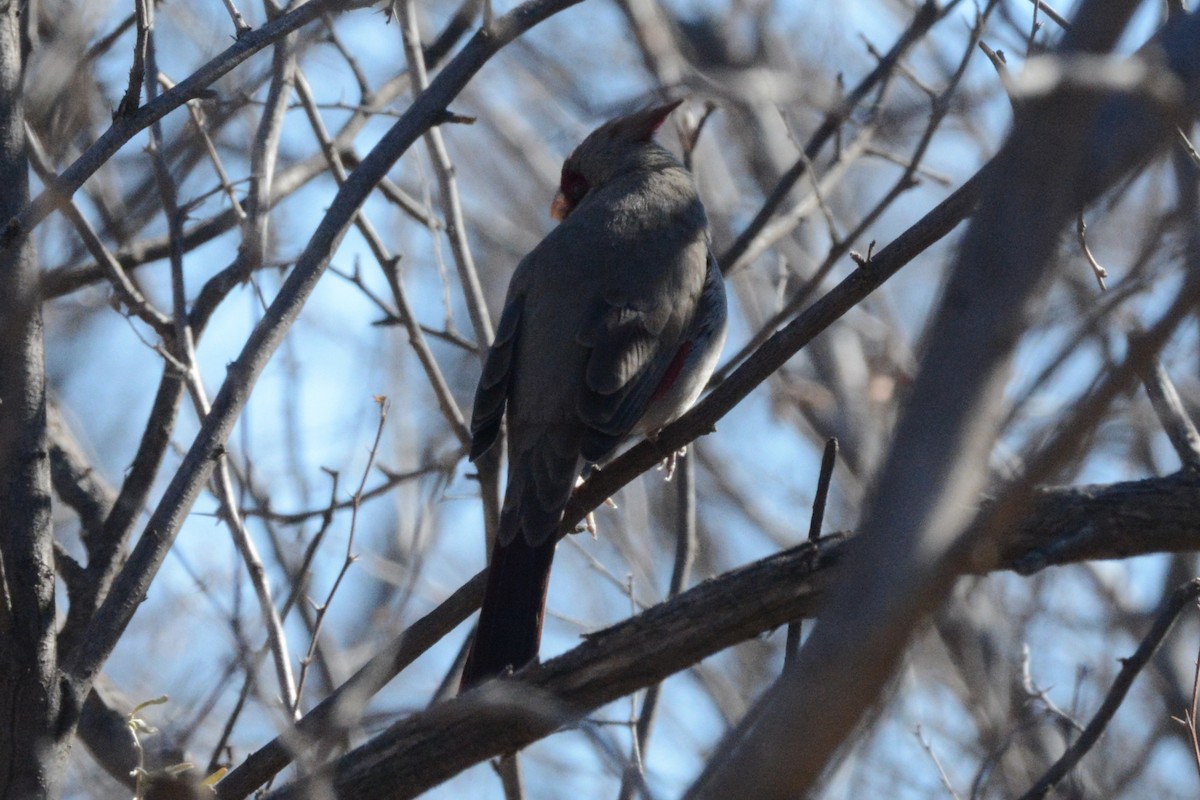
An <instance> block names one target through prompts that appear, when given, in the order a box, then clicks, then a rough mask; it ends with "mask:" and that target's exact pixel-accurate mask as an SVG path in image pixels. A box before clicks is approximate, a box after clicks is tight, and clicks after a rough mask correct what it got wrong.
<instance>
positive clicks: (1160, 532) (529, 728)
mask: <svg viewBox="0 0 1200 800" xmlns="http://www.w3.org/2000/svg"><path fill="white" fill-rule="evenodd" d="M1000 539H1001V545H1000V551H1001V552H1002V560H1001V561H1000V562H999V563H997V564H996V565H995V568H996V569H998V570H1009V569H1017V570H1021V569H1027V567H1028V565H1029V564H1030V563H1031V562H1034V561H1036V562H1037V563H1038V564H1039V565H1040V566H1043V567H1044V566H1048V565H1050V564H1055V565H1064V564H1070V563H1079V562H1080V561H1083V560H1091V559H1102V558H1126V557H1133V556H1136V555H1143V554H1146V553H1152V552H1185V551H1195V550H1198V549H1200V476H1197V475H1195V474H1193V473H1191V472H1190V471H1183V472H1179V473H1176V474H1174V475H1171V476H1168V477H1165V478H1151V479H1147V480H1143V481H1131V482H1126V483H1117V484H1111V485H1107V486H1091V487H1073V488H1048V489H1044V490H1042V491H1040V492H1038V494H1037V496H1036V498H1035V500H1034V503H1033V506H1032V510H1031V514H1030V516H1029V517H1028V519H1026V520H1025V521H1024V522H1023V523H1022V524H1021V525H1020V526H1019V527H1018V528H1015V529H1011V530H1004V531H1001V532H1000ZM853 541H854V540H853V539H852V538H850V537H847V536H846V535H844V534H835V535H832V536H827V537H824V538H823V539H820V540H818V541H817V542H816V543H812V544H808V543H806V544H803V545H800V546H798V547H795V548H792V549H791V550H788V551H785V552H783V553H779V554H777V555H774V556H771V557H768V558H765V559H763V560H761V561H757V562H754V563H753V564H749V565H747V566H745V567H741V568H739V569H736V570H733V571H731V572H728V573H725V574H724V575H721V576H720V577H717V578H712V579H710V580H708V581H705V582H704V583H702V584H700V585H699V586H696V587H695V588H693V589H691V590H689V591H687V592H685V593H683V594H681V595H679V596H678V597H676V598H674V599H672V600H668V601H666V602H664V603H661V604H659V605H657V606H654V607H653V608H651V609H649V610H647V611H646V612H644V613H642V614H640V615H638V616H636V617H634V618H632V619H630V620H627V621H625V622H622V623H620V624H618V625H615V626H613V627H611V628H608V629H605V630H603V631H599V632H597V633H594V634H591V635H589V636H588V637H587V641H586V642H585V643H584V644H582V645H580V646H579V647H577V648H575V649H574V650H571V651H570V652H568V653H566V654H564V655H562V656H560V657H558V658H555V659H553V660H551V661H548V662H546V663H544V664H540V665H535V666H533V667H530V668H528V669H526V670H523V671H522V672H520V673H519V674H518V675H517V676H516V677H515V678H514V679H512V680H501V681H496V682H492V683H490V684H487V685H485V686H483V687H480V689H479V690H478V691H475V692H470V693H468V694H467V695H464V696H462V697H459V698H456V699H454V700H449V701H447V702H445V703H441V704H438V705H436V706H434V707H432V708H430V709H429V710H427V711H424V712H421V713H419V714H414V715H412V716H410V717H407V718H406V719H404V720H402V721H400V722H398V723H396V724H395V725H393V726H392V727H391V728H389V729H388V730H387V731H386V732H384V733H382V734H380V735H379V736H378V737H376V738H375V739H373V740H371V741H370V742H368V743H367V744H366V745H364V746H362V747H360V748H358V749H356V750H354V751H353V752H351V753H350V754H348V755H346V756H345V757H343V758H341V759H339V760H338V761H337V762H336V764H335V765H334V766H332V767H331V770H332V777H333V781H334V787H335V789H336V790H337V792H338V794H337V796H338V797H339V798H340V799H341V800H355V799H356V798H373V797H379V798H403V797H414V796H416V795H418V794H420V793H421V792H423V791H425V790H427V789H429V788H430V787H432V786H434V785H436V784H437V783H439V782H441V781H443V780H445V779H446V778H448V777H450V776H452V775H454V774H456V773H458V772H460V771H461V770H463V769H465V768H467V767H469V766H470V765H472V764H475V763H478V762H480V761H483V760H485V759H487V758H491V757H493V756H497V755H500V754H503V753H507V752H512V751H515V750H517V749H520V748H522V747H525V746H526V745H528V744H530V743H531V742H533V741H535V740H537V739H539V738H541V737H543V736H546V735H548V734H550V733H552V732H554V731H555V730H558V729H559V728H561V727H562V726H564V725H569V724H571V723H573V722H575V721H577V720H579V719H580V718H581V717H582V716H584V715H585V714H587V713H588V712H590V711H592V710H593V709H595V708H598V707H599V706H602V705H604V704H606V703H609V702H611V701H613V700H616V699H618V698H620V697H623V696H625V695H627V694H630V693H632V692H634V691H637V690H639V689H642V688H645V687H646V686H650V685H653V684H655V683H658V682H659V681H661V680H663V679H664V678H666V677H668V676H669V675H671V674H673V673H675V672H678V671H680V670H683V669H686V668H687V667H689V666H691V665H693V664H695V663H697V662H698V661H700V660H701V659H703V658H706V657H707V656H709V655H712V654H713V653H716V652H719V651H720V650H722V649H724V648H726V647H729V646H731V645H734V644H737V643H738V642H742V641H745V640H747V639H750V638H753V637H755V636H759V635H761V634H762V633H764V632H767V631H770V630H773V629H775V628H777V627H779V626H780V625H783V624H786V623H787V622H789V621H791V620H793V619H801V618H807V617H812V616H814V615H816V614H817V613H818V611H819V608H820V605H821V602H822V598H823V593H824V591H825V589H826V588H827V587H829V586H832V585H836V584H838V583H840V582H841V581H842V580H843V570H842V569H841V568H840V566H839V565H840V564H841V563H842V562H843V560H844V556H845V554H846V553H847V552H848V546H849V545H850V544H851V543H852V542H853ZM479 578H480V576H476V578H475V579H473V580H472V581H470V582H468V583H467V584H466V585H464V586H463V587H462V588H461V589H460V590H459V591H458V592H456V593H455V594H454V595H453V596H452V597H451V598H449V599H448V600H447V601H446V602H444V603H443V604H442V605H441V606H439V607H438V608H437V609H436V610H435V611H433V612H432V613H431V614H430V615H428V616H427V617H426V618H425V619H422V620H421V621H420V622H418V623H417V624H416V625H414V626H413V627H412V628H410V630H409V631H408V632H406V633H405V634H404V636H403V637H401V639H400V640H397V644H398V643H399V642H400V641H402V640H403V639H405V638H408V637H412V638H411V640H410V641H413V642H417V641H419V642H421V643H422V644H424V645H425V646H428V645H429V644H430V643H431V642H430V635H431V634H433V635H434V636H438V635H439V634H436V633H435V632H434V631H431V627H432V625H431V624H430V623H433V620H434V618H437V619H439V620H440V622H438V623H436V625H437V627H440V628H441V634H443V635H444V633H447V632H449V630H450V629H451V628H452V627H453V626H454V625H456V624H458V622H461V621H462V620H464V619H465V618H466V617H467V616H468V615H469V614H470V613H471V612H472V611H474V609H475V608H476V607H478V604H479V601H480V596H481V594H482V586H481V581H480V580H479ZM418 630H420V634H419V635H418V634H417V631H418ZM387 655H388V659H387V661H388V665H390V666H395V665H397V664H399V663H400V662H403V663H410V662H411V661H412V660H413V659H415V658H416V656H417V655H419V652H415V651H414V650H412V649H409V650H408V652H407V653H406V654H405V656H404V657H403V658H396V657H395V656H396V649H395V646H393V649H389V651H388V653H387ZM372 661H373V663H374V662H375V660H374V659H373V660H372ZM401 666H402V665H401ZM371 667H372V665H368V666H367V667H364V669H363V671H367V670H368V669H369V668H371ZM377 667H378V669H380V670H381V671H382V670H383V669H385V665H384V664H379V665H377ZM355 680H357V676H356V678H355ZM340 691H343V690H339V692H340ZM365 699H366V698H363V697H359V698H358V703H359V705H358V708H359V709H360V710H361V708H362V705H361V704H362V703H365ZM323 705H324V704H323ZM319 710H320V711H322V712H324V709H323V708H322V709H319ZM310 716H312V715H310ZM321 716H322V717H323V718H324V721H325V722H326V723H327V722H328V721H329V719H330V716H331V715H330V714H328V713H322V714H321ZM343 724H345V725H352V724H353V719H345V720H343ZM306 726H309V719H308V718H306V719H305V720H304V721H302V722H301V728H306ZM308 729H309V730H312V728H311V727H308ZM336 731H337V729H336V728H333V729H326V731H325V733H326V734H327V735H336ZM261 752H262V751H260V753H261ZM276 753H277V755H279V756H281V757H282V758H283V759H284V762H283V763H279V762H278V761H276V762H275V763H276V766H275V770H278V769H280V768H282V766H283V764H284V763H286V758H287V756H286V755H285V753H286V751H285V750H284V749H283V748H282V746H280V748H279V749H278V750H277V751H276ZM257 759H259V754H255V756H252V757H251V759H249V760H248V761H247V764H249V763H250V761H252V760H257ZM260 763H261V762H260ZM245 766H246V765H243V766H241V767H238V769H237V770H234V771H233V772H232V773H230V775H229V776H228V777H227V778H226V779H225V781H222V782H221V783H219V784H218V785H217V789H218V795H219V797H220V798H221V799H222V800H234V799H235V798H242V797H245V796H246V795H247V794H249V793H250V792H251V791H253V789H254V788H255V786H256V785H257V784H254V785H252V784H251V782H250V781H247V780H244V779H243V776H247V775H248V774H249V773H248V772H243V770H244V769H245ZM275 770H272V773H273V771H275ZM255 777H256V779H257V780H259V781H260V782H261V781H265V780H266V779H267V777H269V775H268V774H266V773H262V772H259V773H258V774H257V775H256V776H255ZM235 779H236V780H237V784H236V786H235V785H234V784H232V783H229V782H230V781H232V780H235ZM301 786H302V784H297V785H295V786H292V787H285V788H284V789H282V790H280V791H279V792H278V793H276V794H274V795H272V798H273V800H281V799H282V798H292V797H298V796H302V794H300V792H301ZM381 787H394V788H391V789H390V790H388V791H384V790H383V789H381Z"/></svg>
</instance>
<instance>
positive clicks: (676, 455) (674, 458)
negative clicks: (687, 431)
mask: <svg viewBox="0 0 1200 800" xmlns="http://www.w3.org/2000/svg"><path fill="white" fill-rule="evenodd" d="M686 455H687V445H684V446H683V447H681V448H679V449H678V450H676V451H675V452H673V453H671V454H670V455H669V456H667V457H666V458H664V459H663V460H662V461H661V462H660V463H659V465H658V468H659V469H660V470H663V471H665V472H666V473H667V474H666V475H664V476H663V480H667V481H669V480H671V478H674V477H675V467H676V466H678V463H679V459H681V458H683V457H684V456H686Z"/></svg>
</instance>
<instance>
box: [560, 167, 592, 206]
mask: <svg viewBox="0 0 1200 800" xmlns="http://www.w3.org/2000/svg"><path fill="white" fill-rule="evenodd" d="M558 188H559V190H560V191H561V192H562V193H563V197H565V198H567V202H569V203H570V204H571V205H575V204H576V203H578V202H579V201H580V200H582V199H583V196H584V195H585V194H587V193H588V189H590V188H592V187H591V184H589V183H588V181H587V178H585V177H583V176H582V175H580V174H579V173H578V172H575V171H574V170H568V169H567V168H566V167H563V172H562V180H561V181H560V182H559V185H558Z"/></svg>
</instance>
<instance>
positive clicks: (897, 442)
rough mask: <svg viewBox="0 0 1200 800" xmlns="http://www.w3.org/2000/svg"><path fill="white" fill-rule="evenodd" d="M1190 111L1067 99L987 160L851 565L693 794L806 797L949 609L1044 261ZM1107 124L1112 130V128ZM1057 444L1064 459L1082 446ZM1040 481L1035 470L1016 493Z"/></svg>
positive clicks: (1082, 27)
mask: <svg viewBox="0 0 1200 800" xmlns="http://www.w3.org/2000/svg"><path fill="white" fill-rule="evenodd" d="M1135 6H1136V4H1134V3H1130V2H1117V1H1115V0H1085V2H1084V3H1083V4H1082V5H1081V7H1080V9H1079V11H1078V14H1077V17H1076V22H1075V24H1074V27H1073V28H1072V30H1071V31H1070V32H1069V33H1068V34H1067V36H1066V38H1065V39H1064V44H1063V47H1062V52H1064V53H1068V54H1071V53H1078V52H1095V51H1103V50H1107V49H1109V48H1111V47H1112V46H1113V44H1114V43H1115V42H1116V41H1117V39H1118V38H1119V37H1120V35H1121V33H1122V31H1123V30H1124V28H1125V24H1126V22H1127V21H1128V19H1129V17H1130V16H1131V15H1132V13H1133V11H1134V7H1135ZM1181 22H1183V23H1184V24H1182V25H1172V24H1170V23H1168V26H1167V28H1165V29H1164V31H1163V33H1162V35H1161V36H1159V37H1157V42H1158V43H1159V44H1161V45H1163V46H1168V45H1169V46H1170V47H1171V48H1172V50H1171V52H1172V55H1173V56H1174V57H1175V58H1176V61H1174V62H1173V65H1174V66H1175V67H1176V69H1177V70H1178V72H1177V73H1175V76H1176V78H1177V80H1178V81H1180V82H1181V83H1184V85H1194V84H1195V82H1196V81H1197V80H1200V64H1192V63H1189V57H1188V55H1187V54H1188V53H1189V52H1190V53H1191V54H1192V55H1191V58H1190V61H1195V60H1196V57H1195V53H1196V47H1197V36H1200V17H1195V18H1194V19H1191V20H1190V22H1191V25H1190V29H1189V25H1188V21H1187V20H1181ZM1188 48H1190V50H1189V49H1188ZM1132 68H1133V67H1132V65H1131V69H1132ZM1193 68H1197V69H1196V71H1195V72H1193V71H1192V70H1193ZM1196 99H1200V92H1197V93H1196ZM1195 111H1196V108H1194V107H1189V105H1187V104H1184V103H1180V104H1178V105H1176V106H1174V107H1169V106H1162V105H1157V104H1154V103H1152V102H1147V101H1146V100H1144V99H1143V98H1142V97H1141V96H1130V95H1106V94H1097V93H1093V92H1089V91H1087V90H1086V89H1083V88H1082V87H1081V89H1080V90H1078V91H1073V90H1072V89H1071V87H1070V86H1065V85H1064V86H1062V87H1061V90H1060V91H1058V92H1056V93H1055V94H1054V95H1053V97H1050V98H1043V99H1041V100H1039V101H1036V102H1031V103H1030V105H1028V106H1026V108H1025V109H1024V111H1023V114H1022V116H1021V118H1019V121H1018V124H1017V125H1016V127H1015V128H1014V130H1013V133H1012V134H1011V136H1010V138H1009V140H1008V143H1007V144H1006V145H1005V147H1004V149H1003V150H1002V151H1001V152H1000V154H999V155H998V156H997V158H996V160H995V162H994V163H995V164H996V165H997V167H996V170H995V172H994V173H993V174H992V175H991V179H990V181H989V188H988V190H987V192H986V194H985V196H986V198H987V201H986V203H984V204H981V206H980V211H979V212H978V213H977V214H976V216H975V219H974V220H973V222H972V226H971V228H970V229H969V230H968V232H967V234H966V236H965V238H964V242H963V245H962V248H961V250H960V254H959V257H958V259H957V263H956V265H955V269H954V272H953V273H952V275H951V277H950V279H949V282H948V283H947V285H946V288H945V292H944V295H943V300H942V303H941V307H940V308H939V310H938V313H937V317H936V318H935V320H934V321H933V323H932V325H931V326H930V328H929V330H928V333H927V337H926V352H925V355H924V357H923V361H922V365H921V369H920V371H919V373H918V375H917V378H916V381H915V383H914V385H913V387H912V390H911V394H910V395H909V399H908V402H907V405H906V408H905V412H904V414H903V416H902V417H901V419H900V421H899V423H898V425H897V428H896V434H895V439H894V441H893V443H892V445H891V448H890V451H889V454H888V458H887V461H886V463H885V465H884V467H883V470H882V472H881V473H880V475H879V477H878V479H877V482H876V487H875V491H874V496H873V497H872V500H871V503H870V505H869V506H868V508H867V509H866V511H865V512H864V517H863V520H864V521H863V525H862V527H863V538H862V546H861V547H860V548H859V549H857V550H856V552H855V554H854V558H853V565H852V566H851V567H850V568H848V574H847V576H846V579H845V581H844V582H843V583H842V584H840V585H839V587H838V588H837V591H836V592H835V593H834V595H833V596H831V598H830V600H829V603H828V607H827V609H826V612H825V614H824V619H823V622H822V624H821V625H820V626H818V627H817V628H816V629H815V630H814V632H813V635H812V637H811V638H810V639H809V641H808V643H807V645H806V646H805V647H804V648H803V649H802V651H801V654H800V657H799V659H798V663H797V667H796V669H795V670H794V671H792V672H789V673H785V674H784V676H783V677H782V678H781V679H780V680H779V681H778V682H777V683H776V684H775V686H774V687H772V688H771V689H769V690H768V691H767V692H766V693H764V695H763V696H762V697H761V698H760V699H759V701H758V703H757V705H758V706H761V707H762V708H763V709H765V710H764V712H763V715H762V718H761V719H758V720H754V721H753V723H752V724H751V725H747V726H745V727H739V728H738V729H737V730H735V731H734V732H733V733H731V734H730V735H729V736H727V737H726V739H725V742H724V743H723V744H722V745H721V746H720V747H719V748H718V754H717V755H716V756H715V757H714V759H713V760H712V761H711V762H710V764H709V765H708V768H707V769H706V771H705V772H704V773H703V774H702V775H701V777H700V778H699V779H698V780H697V782H696V783H695V784H694V785H693V787H692V789H691V790H690V791H689V792H688V794H687V796H688V797H689V798H697V800H699V798H717V797H727V796H730V793H731V791H737V792H740V793H744V794H749V795H753V796H756V797H762V798H782V797H794V796H795V795H796V794H797V793H803V792H805V791H808V790H809V789H810V788H811V787H812V786H813V785H814V784H815V782H816V781H817V780H818V779H819V777H820V776H821V774H822V773H823V771H824V770H825V768H826V766H827V765H828V761H829V759H830V757H831V756H832V754H833V753H834V751H835V750H836V749H837V748H839V747H841V746H842V744H843V743H844V742H845V740H846V738H847V737H848V736H850V735H851V733H852V731H853V730H854V728H855V726H856V725H857V723H858V721H859V720H860V719H861V718H862V715H863V714H865V713H866V711H867V709H868V708H869V707H870V706H871V705H873V704H874V703H876V702H877V699H878V697H879V693H880V692H881V691H882V689H883V687H884V685H885V684H886V683H887V681H888V680H890V677H891V675H892V674H893V672H894V670H895V667H896V664H897V663H898V661H899V658H900V655H901V654H902V653H903V651H904V649H905V648H906V646H907V643H908V640H909V637H910V634H911V632H912V630H913V629H914V626H916V625H917V624H918V623H919V621H920V620H921V619H923V618H924V616H925V614H927V613H928V612H929V611H930V610H931V609H933V608H934V607H936V606H937V604H938V603H939V602H940V601H941V599H942V598H943V597H944V596H945V593H946V592H947V591H948V590H949V587H950V586H951V583H952V576H953V573H954V572H955V570H956V567H955V561H956V560H957V559H960V558H962V557H963V554H962V553H961V552H956V546H957V545H958V544H959V543H960V542H965V541H966V539H964V537H963V533H964V530H965V527H966V526H967V525H968V524H969V522H970V511H969V509H968V508H967V507H966V506H965V505H964V503H966V502H969V500H970V498H972V497H974V496H976V495H977V494H978V492H979V491H980V490H981V488H982V485H983V482H984V479H985V477H986V466H987V458H988V454H989V452H990V451H991V449H992V448H993V446H994V443H995V441H996V437H997V435H998V423H999V421H1000V419H1001V417H1002V413H1001V412H1002V409H1003V405H1004V402H1005V400H1004V392H1003V389H1004V386H1005V384H1006V382H1007V380H1008V377H1009V370H1010V365H1011V362H1010V358H1011V354H1012V352H1013V350H1014V348H1015V347H1016V344H1017V342H1018V341H1019V339H1020V337H1021V336H1022V334H1024V332H1025V330H1026V325H1027V320H1028V317H1029V314H1031V313H1032V312H1033V310H1034V308H1035V307H1036V306H1037V305H1038V301H1039V300H1040V294H1041V293H1042V292H1043V290H1044V289H1043V287H1045V286H1046V285H1047V279H1048V277H1049V275H1051V274H1052V272H1051V271H1050V270H1049V269H1048V268H1047V267H1048V260H1049V259H1050V257H1051V255H1052V253H1053V252H1054V249H1055V247H1056V246H1057V243H1058V238H1059V235H1060V233H1061V230H1062V227H1063V226H1064V224H1065V223H1066V221H1067V220H1069V219H1071V218H1073V217H1074V215H1076V214H1077V213H1078V212H1079V211H1080V210H1081V208H1082V207H1083V206H1084V205H1086V204H1087V203H1089V202H1091V201H1093V200H1095V198H1096V197H1097V196H1098V195H1099V194H1100V193H1101V192H1103V191H1104V190H1106V189H1107V188H1109V187H1110V186H1111V185H1112V184H1113V183H1115V182H1116V181H1118V180H1120V179H1121V178H1123V177H1124V176H1126V175H1127V174H1128V173H1129V172H1130V171H1132V170H1133V169H1134V168H1136V167H1137V166H1139V165H1142V164H1144V163H1145V162H1146V160H1147V159H1148V158H1149V157H1150V156H1151V155H1153V154H1155V153H1157V152H1159V151H1161V150H1162V149H1163V148H1164V147H1166V146H1167V145H1168V144H1169V142H1170V141H1171V137H1172V135H1173V131H1174V127H1175V125H1177V124H1179V121H1180V120H1181V119H1189V118H1190V117H1191V116H1192V115H1193V114H1194V113H1195ZM1110 114H1119V115H1120V116H1118V117H1116V118H1119V119H1122V120H1123V124H1121V125H1116V126H1114V125H1109V124H1107V121H1108V120H1109V119H1110V116H1109V115H1110ZM1075 419H1077V420H1078V421H1079V424H1080V425H1083V424H1084V420H1083V418H1082V417H1076V418H1075ZM1096 422H1097V419H1095V418H1093V419H1092V420H1091V425H1092V426H1094V425H1095V424H1096ZM1090 429H1091V428H1088V430H1090ZM1068 442H1069V445H1070V449H1071V452H1076V450H1075V447H1077V440H1068ZM1057 463H1059V464H1061V463H1062V462H1061V461H1059V462H1057ZM1043 477H1044V473H1041V472H1038V471H1034V470H1032V469H1031V470H1030V474H1029V476H1028V480H1030V481H1034V482H1036V481H1037V480H1038V479H1039V478H1043ZM1024 485H1025V486H1028V484H1024ZM1025 491H1026V492H1027V491H1028V489H1026V490H1025ZM1006 500H1007V502H1006V503H1005V505H1004V506H1002V507H1000V508H999V509H998V510H997V511H996V512H994V513H992V514H989V515H988V518H989V519H988V522H989V525H988V528H987V530H988V532H989V533H990V532H991V531H993V530H995V528H994V526H998V525H1003V524H1005V522H1006V520H1011V518H1012V516H1013V515H1015V514H1020V513H1022V512H1023V509H1024V506H1025V503H1026V502H1027V500H1028V496H1027V494H1025V493H1023V492H1022V491H1014V492H1012V493H1010V494H1008V495H1007V498H1006ZM850 665H855V667H856V668H854V669H850V668H849V667H850ZM748 716H749V717H750V718H751V719H753V717H754V715H753V714H751V715H748ZM734 786H736V787H737V789H736V790H734V789H733V787H734Z"/></svg>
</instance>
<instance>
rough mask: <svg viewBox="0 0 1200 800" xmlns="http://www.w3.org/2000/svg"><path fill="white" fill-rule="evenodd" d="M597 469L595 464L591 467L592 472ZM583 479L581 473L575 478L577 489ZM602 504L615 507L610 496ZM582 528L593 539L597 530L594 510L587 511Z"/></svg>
mask: <svg viewBox="0 0 1200 800" xmlns="http://www.w3.org/2000/svg"><path fill="white" fill-rule="evenodd" d="M599 470H600V468H599V467H596V466H593V467H592V469H591V471H592V472H598V471H599ZM583 480H584V478H583V476H582V475H580V476H579V477H578V478H576V479H575V488H577V489H578V488H579V487H580V486H581V485H582V484H583ZM604 505H606V506H608V507H609V508H616V507H617V504H616V503H615V502H613V499H612V498H611V497H609V498H606V499H605V501H604ZM583 529H584V530H585V531H587V532H588V533H590V534H591V536H592V538H593V539H595V538H596V534H597V531H598V530H599V529H598V528H597V527H596V512H594V511H589V512H588V513H587V516H586V517H584V518H583Z"/></svg>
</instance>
